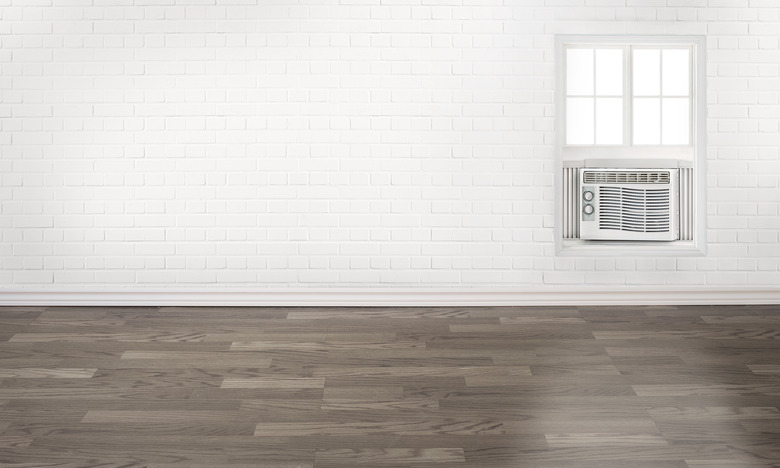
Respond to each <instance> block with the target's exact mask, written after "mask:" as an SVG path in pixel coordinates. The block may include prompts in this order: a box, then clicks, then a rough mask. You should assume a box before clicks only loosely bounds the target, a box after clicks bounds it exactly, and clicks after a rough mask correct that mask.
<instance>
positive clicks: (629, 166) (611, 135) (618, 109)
mask: <svg viewBox="0 0 780 468" xmlns="http://www.w3.org/2000/svg"><path fill="white" fill-rule="evenodd" d="M705 52H706V47H705V38H704V37H703V36H557V37H556V84H555V91H556V98H555V101H556V126H555V128H556V158H557V159H556V164H557V171H556V188H557V190H556V224H555V228H556V236H555V239H556V241H555V242H556V252H557V253H558V254H561V255H654V256H655V255H672V256H679V255H701V254H703V253H704V252H705V250H706V249H705V246H706V237H705V235H706V230H705V229H704V226H706V220H705V213H706V209H705V208H706V199H705V198H706V191H705V185H706V184H705V183H704V181H705V180H706V173H705V166H706V153H705V150H706V133H705V130H706V127H705V115H706V114H705V97H706V91H705V85H706V81H705V70H706V69H705V63H704V60H705ZM593 168H599V169H601V170H602V171H604V172H609V171H613V172H615V173H622V172H620V171H624V172H632V173H633V172H637V173H643V171H645V172H647V171H650V172H652V171H656V172H658V171H657V170H662V169H663V170H665V171H666V172H667V173H669V174H676V180H677V182H675V183H674V187H673V188H670V190H671V191H670V192H669V193H670V194H672V195H673V196H671V195H670V197H671V198H670V203H669V208H668V209H669V216H670V218H669V219H670V225H669V228H668V231H669V232H668V236H667V235H666V234H665V235H664V236H665V237H664V239H663V241H659V239H650V238H649V237H650V236H649V235H642V236H635V237H631V236H629V235H628V234H623V233H621V234H618V235H615V236H604V237H602V238H599V237H597V236H594V235H592V233H591V228H593V226H594V225H592V224H587V223H598V229H606V228H607V227H605V226H603V224H604V223H602V221H603V217H602V214H603V213H607V211H608V208H610V206H607V205H608V203H607V201H608V200H606V198H605V199H604V202H603V203H602V204H599V203H601V198H600V197H596V201H595V202H593V203H591V205H592V206H593V207H595V208H594V209H592V210H591V213H594V214H588V212H585V211H583V210H584V209H585V208H586V207H585V205H586V204H587V203H583V202H582V197H583V196H584V192H583V191H582V190H583V188H582V187H581V184H582V182H581V181H580V175H582V174H586V173H585V172H583V171H584V170H586V169H593ZM653 193H655V192H653ZM621 200H622V201H621V205H620V206H621V209H623V210H624V211H625V210H628V211H626V212H627V213H628V212H629V211H630V213H629V214H630V216H634V215H635V214H636V213H634V211H636V209H637V207H636V206H635V205H631V206H629V205H627V204H623V202H624V201H625V200H623V199H621ZM626 203H627V202H626ZM642 206H643V207H644V209H645V211H647V210H651V209H653V210H654V209H655V208H657V207H656V206H655V205H652V206H651V204H647V203H645V205H642ZM632 210H633V211H632ZM643 213H645V212H643ZM645 214H647V213H645ZM632 219H633V218H632ZM671 221H673V222H671ZM675 223H676V226H674V224H675ZM621 226H622V225H621ZM583 228H588V230H586V231H584V232H583V231H582V229H583ZM620 230H621V231H627V229H623V228H622V227H621V229H620ZM654 241H655V242H654Z"/></svg>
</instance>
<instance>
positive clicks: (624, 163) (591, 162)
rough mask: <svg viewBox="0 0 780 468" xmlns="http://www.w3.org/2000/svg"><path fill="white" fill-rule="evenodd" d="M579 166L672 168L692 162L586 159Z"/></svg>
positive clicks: (594, 167) (588, 167)
mask: <svg viewBox="0 0 780 468" xmlns="http://www.w3.org/2000/svg"><path fill="white" fill-rule="evenodd" d="M580 167H584V168H587V169H603V168H620V169H660V168H663V169H673V168H680V167H693V163H692V162H691V161H685V160H682V159H586V160H585V161H584V164H583V165H582V166H580Z"/></svg>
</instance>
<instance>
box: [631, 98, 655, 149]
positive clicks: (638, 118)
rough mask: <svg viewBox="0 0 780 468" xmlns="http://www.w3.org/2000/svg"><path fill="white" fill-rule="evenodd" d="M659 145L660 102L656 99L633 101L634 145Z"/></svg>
mask: <svg viewBox="0 0 780 468" xmlns="http://www.w3.org/2000/svg"><path fill="white" fill-rule="evenodd" d="M660 143H661V100H660V99H658V98H637V99H634V144H635V145H657V144H660Z"/></svg>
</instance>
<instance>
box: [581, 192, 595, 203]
mask: <svg viewBox="0 0 780 468" xmlns="http://www.w3.org/2000/svg"><path fill="white" fill-rule="evenodd" d="M582 198H583V199H584V200H585V201H591V200H593V192H591V191H590V190H586V191H584V192H583V193H582Z"/></svg>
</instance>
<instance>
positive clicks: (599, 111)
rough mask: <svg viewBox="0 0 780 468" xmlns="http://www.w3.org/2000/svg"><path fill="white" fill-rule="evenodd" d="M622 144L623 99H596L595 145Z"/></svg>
mask: <svg viewBox="0 0 780 468" xmlns="http://www.w3.org/2000/svg"><path fill="white" fill-rule="evenodd" d="M622 143H623V99H622V98H598V99H596V144H598V145H620V144H622Z"/></svg>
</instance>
